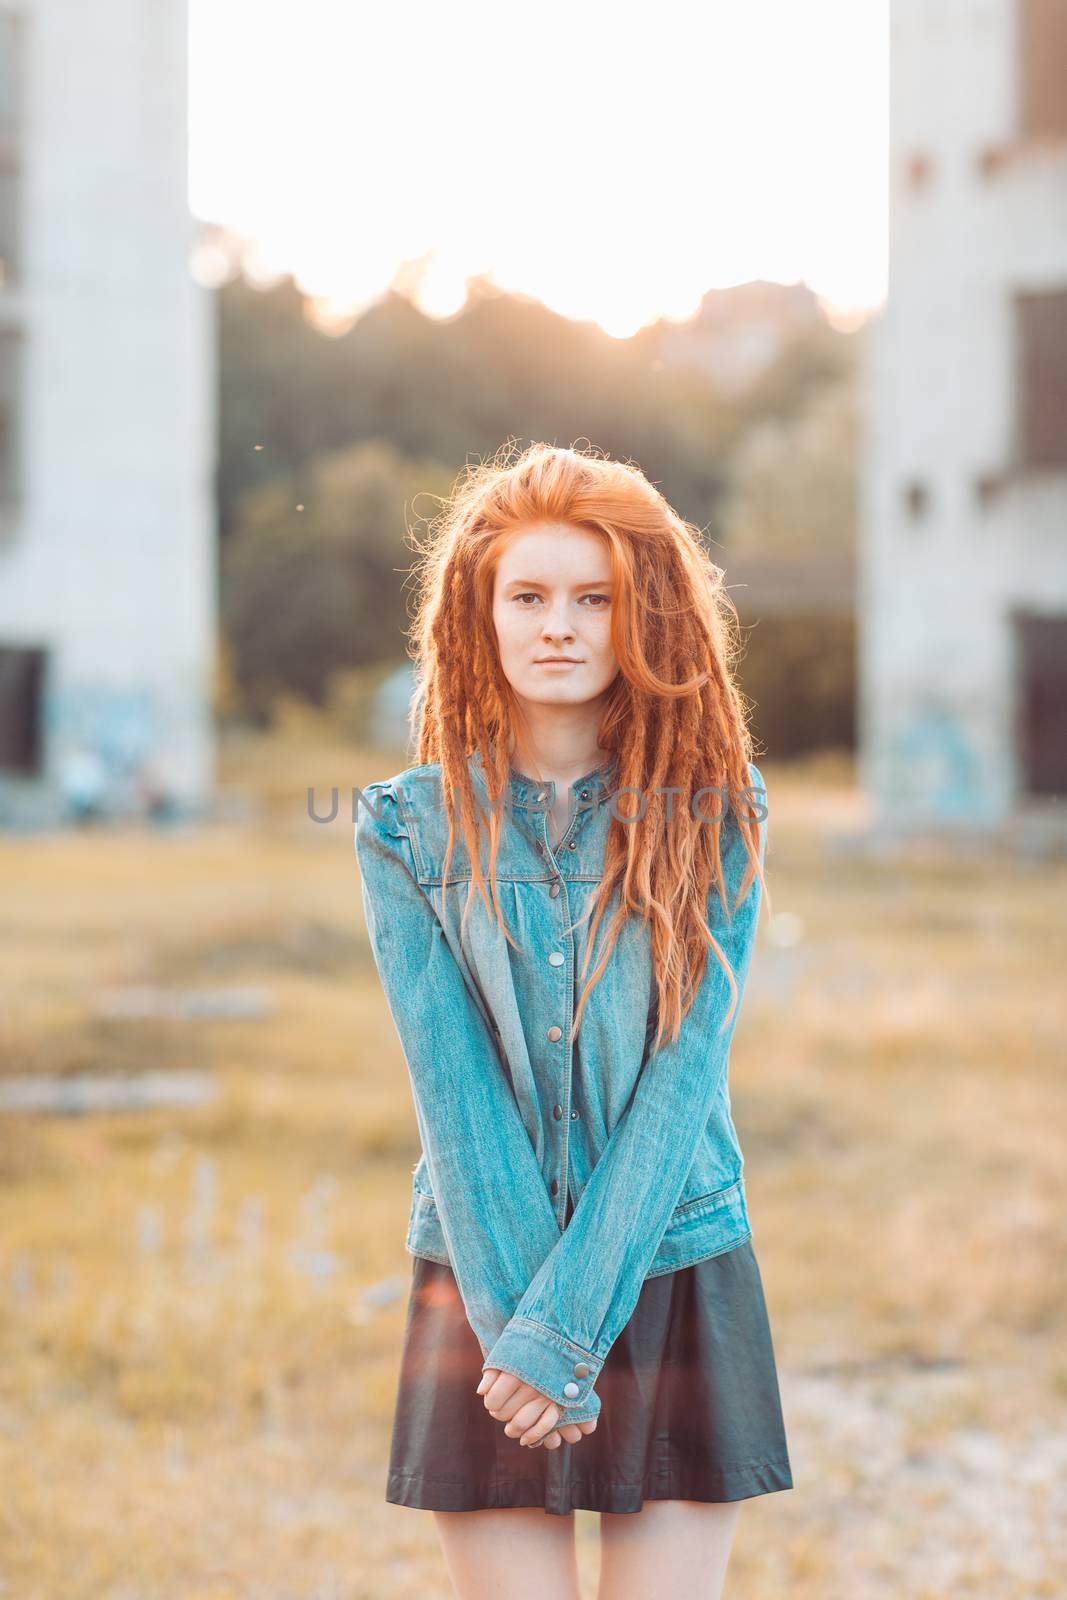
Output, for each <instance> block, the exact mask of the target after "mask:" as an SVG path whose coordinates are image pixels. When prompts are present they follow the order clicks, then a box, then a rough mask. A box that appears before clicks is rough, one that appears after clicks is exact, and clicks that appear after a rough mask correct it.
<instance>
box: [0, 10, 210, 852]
mask: <svg viewBox="0 0 1067 1600" xmlns="http://www.w3.org/2000/svg"><path fill="white" fill-rule="evenodd" d="M186 34H187V15H186V3H185V0H94V3H93V4H92V5H86V6H72V5H70V4H68V3H66V0H0V826H5V825H6V826H16V827H33V826H37V825H44V826H48V825H52V824H54V823H56V822H58V821H61V820H62V819H63V817H64V815H66V814H68V811H69V812H72V813H78V812H79V811H81V812H83V813H84V811H85V809H86V808H87V807H88V808H89V809H90V810H93V811H103V812H114V811H118V812H129V811H139V810H141V809H142V808H144V809H153V808H154V807H156V806H158V805H159V804H167V805H172V806H175V807H176V808H177V809H178V810H179V811H187V810H191V811H197V810H199V809H200V808H201V807H202V806H203V805H204V803H205V802H206V801H207V800H208V799H209V797H210V794H211V790H212V787H213V770H214V744H213V731H212V718H211V693H212V684H213V676H214V654H215V610H216V603H215V582H216V580H215V554H214V542H215V541H214V531H215V511H214V470H215V434H216V428H215V417H214V393H215V382H214V361H215V355H214V347H215V338H214V326H213V323H214V313H213V302H212V298H211V295H210V293H209V291H207V290H206V289H204V288H202V287H201V286H200V285H199V284H198V283H197V282H196V280H195V278H194V277H193V274H192V271H191V266H190V256H191V253H192V249H193V247H194V244H195V242H196V236H197V235H196V223H195V221H194V219H193V218H192V216H191V215H190V212H189V209H188V198H187V144H188V141H187V66H186V56H187V40H186Z"/></svg>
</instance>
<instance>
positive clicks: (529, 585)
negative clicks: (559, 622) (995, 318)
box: [504, 578, 611, 589]
mask: <svg viewBox="0 0 1067 1600" xmlns="http://www.w3.org/2000/svg"><path fill="white" fill-rule="evenodd" d="M504 587H505V589H547V588H549V585H548V584H547V583H541V582H539V581H538V579H537V578H511V579H509V580H508V582H507V583H506V584H505V585H504ZM571 588H572V589H610V588H611V579H610V578H590V579H588V580H587V581H586V582H585V583H572V584H571Z"/></svg>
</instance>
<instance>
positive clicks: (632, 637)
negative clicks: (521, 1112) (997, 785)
mask: <svg viewBox="0 0 1067 1600" xmlns="http://www.w3.org/2000/svg"><path fill="white" fill-rule="evenodd" d="M515 448H517V447H515V446H513V445H512V444H511V442H509V443H508V444H505V445H503V446H501V448H500V450H498V451H497V452H496V454H495V455H494V456H493V457H492V458H491V459H489V460H488V461H486V462H483V463H479V464H468V466H467V467H466V468H465V469H464V471H463V472H462V473H461V474H460V475H459V477H458V478H457V480H456V482H455V484H454V485H453V488H452V492H451V494H450V496H449V497H448V498H447V499H446V500H443V501H441V502H440V504H441V506H442V510H441V511H440V513H439V514H438V515H437V516H436V517H434V518H433V519H432V521H431V523H430V529H431V532H430V537H429V540H428V542H427V544H426V546H425V547H424V548H422V550H421V560H420V561H419V562H418V563H417V564H416V566H415V568H414V571H415V576H416V581H417V585H418V602H417V609H416V616H415V620H414V622H413V625H412V629H411V646H410V650H409V653H410V654H411V655H412V657H413V659H414V660H415V662H416V677H417V683H418V687H417V690H416V695H415V699H414V701H413V705H412V723H413V726H414V727H415V728H416V730H417V732H416V739H417V760H418V762H419V763H420V764H421V763H432V762H439V763H440V766H441V782H442V788H443V794H444V803H445V805H446V807H447V812H448V846H447V851H446V857H445V864H444V872H443V874H442V876H443V879H444V880H445V881H447V877H448V866H449V863H450V861H451V859H452V854H453V849H454V846H455V841H456V826H457V818H458V825H459V828H460V830H461V831H462V834H463V837H464V840H465V842H466V845H467V849H468V853H469V856H470V861H471V874H472V876H471V886H470V891H469V894H468V898H467V905H466V909H465V911H464V923H465V920H466V915H467V913H468V912H469V910H470V906H471V901H472V898H473V895H474V892H475V889H477V890H478V891H479V892H480V893H481V896H482V899H483V901H484V902H485V905H486V910H487V911H489V902H488V899H487V897H486V885H485V878H484V875H483V873H482V870H481V864H480V856H481V852H480V848H479V827H480V826H481V823H482V820H483V818H484V813H483V812H482V810H481V807H480V806H479V804H478V800H477V797H476V795H475V792H474V787H473V784H472V782H471V776H470V771H469V767H468V762H469V760H470V758H471V757H472V756H473V755H477V756H478V757H479V759H480V764H481V766H482V769H483V772H484V773H485V776H486V782H487V788H488V798H489V802H490V810H489V815H488V829H489V843H490V857H489V879H490V888H491V893H492V898H493V905H494V907H495V910H496V918H497V922H498V925H499V926H500V928H501V930H502V932H503V934H504V936H505V937H506V938H507V939H508V942H509V943H510V944H512V946H513V947H514V946H515V941H514V940H513V939H512V937H511V935H510V933H509V932H508V930H507V928H506V926H505V924H504V918H503V913H502V911H501V907H500V901H499V897H498V894H497V882H496V859H497V851H498V847H499V841H500V828H501V817H502V815H505V814H506V813H505V812H504V810H503V808H502V805H501V802H502V801H503V799H504V797H505V794H506V792H507V789H508V784H509V779H510V771H509V769H510V766H511V764H512V755H513V752H514V751H515V750H517V749H522V748H524V747H525V741H524V739H523V733H522V724H523V718H522V715H521V711H520V707H519V705H518V703H517V701H516V698H515V695H514V691H513V690H512V688H511V685H510V684H509V683H508V681H507V679H506V678H505V676H504V673H503V670H502V667H501V662H500V656H499V651H498V648H497V639H496V630H495V625H494V622H493V614H492V613H493V589H494V580H495V572H496V566H497V562H498V559H499V557H500V554H501V552H502V550H503V548H504V545H505V543H506V542H507V541H508V540H509V539H510V538H511V537H513V536H514V535H515V534H517V533H518V532H520V531H521V530H522V529H524V528H525V527H528V526H529V525H531V524H535V523H546V522H548V523H555V524H566V525H570V526H573V527H575V528H581V529H584V530H586V531H588V532H592V533H595V534H598V535H599V536H600V537H601V538H603V540H604V541H605V542H606V545H607V547H608V552H609V555H610V560H611V566H612V581H613V585H614V589H613V595H614V598H613V600H612V608H611V639H612V646H613V650H614V654H615V657H616V659H617V660H618V662H619V671H618V673H617V674H616V677H615V680H614V682H613V683H612V685H611V687H610V688H609V690H608V691H607V699H606V707H605V712H604V717H603V720H602V723H601V728H600V733H599V739H598V742H599V746H600V748H602V749H603V750H604V751H605V752H608V753H609V754H612V755H614V756H615V757H616V758H617V762H618V765H617V769H616V786H617V787H618V788H619V789H621V790H624V791H625V790H631V791H634V790H636V791H637V793H636V794H634V795H633V799H634V800H635V802H636V801H638V800H640V799H641V798H645V797H647V805H646V810H645V813H644V816H643V817H641V818H640V819H639V820H634V821H629V820H628V821H627V822H626V823H622V822H620V821H619V820H618V817H619V815H620V814H627V813H626V808H625V806H624V805H623V799H624V796H620V797H619V798H618V800H617V801H616V814H615V816H614V817H613V818H612V822H611V825H610V827H609V832H608V840H607V846H606V851H605V860H604V871H603V878H602V881H601V884H600V886H599V891H598V893H597V894H596V895H595V896H592V897H591V898H590V903H589V905H588V906H587V908H586V911H585V913H584V915H586V916H589V915H591V916H592V918H593V920H592V925H591V928H590V938H589V948H588V951H587V955H586V961H585V965H584V967H583V971H582V974H581V977H582V978H583V979H584V978H585V975H586V972H587V971H588V968H589V961H590V956H591V955H592V951H593V943H594V940H595V938H596V934H597V930H598V929H599V927H600V923H601V921H602V919H603V917H604V914H605V911H606V909H607V906H608V903H609V901H610V899H611V897H612V894H613V892H614V890H615V888H616V886H617V885H620V886H621V892H620V904H619V907H618V909H617V911H616V914H615V916H614V918H613V919H612V922H611V924H610V927H609V929H608V932H607V936H606V938H605V942H604V948H603V950H602V952H601V953H600V956H599V959H598V961H597V963H596V966H595V968H594V970H593V973H592V976H591V978H590V979H589V981H588V983H587V984H586V986H585V988H584V990H583V992H582V995H581V998H580V1000H579V1003H578V1006H577V1010H576V1013H575V1019H574V1026H573V1029H572V1032H571V1040H572V1042H573V1040H574V1038H575V1037H576V1035H577V1033H578V1029H579V1027H580V1023H581V1016H582V1012H583V1009H584V1006H585V1002H586V999H587V997H588V994H589V993H590V991H591V990H592V988H593V986H594V985H595V984H596V983H597V982H598V981H599V979H600V977H601V975H602V974H603V972H604V969H605V967H606V965H607V962H608V960H609V958H610V956H611V952H612V950H613V949H614V946H615V942H616V940H617V938H618V932H619V929H620V928H621V926H622V924H623V922H624V920H625V918H626V917H627V916H629V915H633V916H637V917H641V918H643V919H644V920H645V921H646V922H647V923H648V924H650V926H651V948H652V958H653V964H654V968H655V982H656V986H657V992H658V997H659V1018H658V1029H657V1033H656V1038H655V1043H654V1045H653V1051H656V1050H658V1049H659V1048H660V1044H661V1041H662V1040H663V1038H664V1037H665V1036H667V1035H668V1034H669V1037H670V1039H671V1040H672V1041H673V1040H674V1039H676V1038H677V1037H678V1034H679V1032H680V1029H681V1024H682V1020H683V1018H684V1016H685V1015H686V1013H687V1011H688V1010H689V1007H690V1005H691V1004H692V1000H693V997H694V996H695V994H696V992H697V989H698V988H699V986H700V983H701V981H702V979H703V977H704V974H705V971H706V964H707V955H708V950H709V948H711V949H713V950H714V951H715V952H716V955H717V957H718V959H719V961H720V962H721V963H722V965H723V967H724V969H725V971H726V973H727V975H728V977H729V980H730V985H731V990H732V993H733V999H732V1001H731V1007H730V1015H732V1014H733V1008H734V1005H735V1004H736V998H737V985H736V982H735V979H734V974H733V973H732V971H731V970H730V966H729V963H728V961H727V960H726V958H725V956H724V955H723V952H722V950H721V948H720V946H719V944H718V942H717V941H716V939H715V938H714V936H713V934H712V933H711V930H710V929H709V927H708V924H707V915H706V913H707V905H708V897H709V894H710V892H711V886H712V885H713V884H714V885H716V886H717V889H718V894H719V898H720V901H721V903H722V905H723V908H724V910H726V912H727V915H728V916H729V915H732V909H733V908H728V907H727V906H726V896H725V887H724V881H723V874H722V865H721V858H720V852H719V834H720V828H721V820H720V821H716V822H714V823H713V824H712V823H710V822H709V821H705V820H704V819H703V818H701V817H694V816H693V815H692V814H691V811H690V808H689V806H688V805H680V804H677V803H675V804H674V805H672V806H670V808H669V809H670V811H671V813H672V814H671V815H670V816H668V804H667V796H666V795H665V794H664V793H662V792H661V791H662V790H664V789H667V788H670V787H674V788H676V789H677V788H680V789H681V791H682V793H683V794H693V793H694V792H695V791H696V790H698V789H704V788H707V787H712V786H715V787H717V788H718V791H719V792H720V793H721V794H727V795H729V796H730V799H731V806H732V809H733V811H734V815H735V817H736V819H737V823H738V826H739V827H740V830H741V833H742V835H743V837H744V841H745V847H746V849H747V851H748V854H749V857H750V865H749V868H748V869H747V871H746V874H745V879H744V883H743V884H742V887H741V890H740V893H739V896H738V901H737V904H738V905H739V904H740V903H741V902H742V901H743V900H744V898H745V896H746V895H747V894H748V892H749V889H750V888H751V885H752V882H753V879H754V877H755V876H756V875H758V876H759V878H760V882H761V884H763V887H764V888H766V882H765V879H764V877H763V871H762V868H761V865H760V861H759V837H758V833H757V832H756V830H757V828H758V827H759V826H760V824H759V822H758V821H757V820H756V817H757V816H758V810H757V808H756V807H755V806H754V805H753V804H752V803H751V801H750V800H748V799H747V798H746V796H749V795H751V794H752V793H753V791H752V785H751V778H750V775H749V772H748V762H749V760H750V759H751V748H752V741H751V735H750V733H749V730H748V727H747V724H746V720H745V709H744V701H743V698H742V696H741V694H740V692H739V690H738V688H737V686H736V685H735V683H734V681H733V678H732V675H731V674H732V667H733V665H734V663H735V661H736V658H737V655H738V653H739V646H738V633H739V625H738V619H737V612H736V608H735V607H734V604H733V602H732V600H731V599H730V598H729V596H728V594H727V592H726V589H725V586H724V582H723V577H724V575H723V572H722V569H721V568H719V567H718V566H716V565H715V563H714V562H713V561H712V560H711V558H710V556H709V555H708V554H707V552H706V551H705V550H704V548H703V546H702V545H701V543H700V538H699V534H698V532H697V530H696V529H695V528H694V527H693V526H692V525H691V524H690V523H687V522H685V521H683V520H682V518H681V517H680V516H679V515H678V514H677V512H675V511H674V510H673V509H672V507H671V506H670V505H669V504H668V503H667V501H666V500H665V499H664V497H663V495H661V494H660V492H659V491H658V490H657V489H656V488H655V487H654V486H653V485H652V484H651V483H650V482H649V480H648V479H647V478H646V477H645V476H644V474H643V473H642V472H641V471H640V469H639V468H638V467H636V466H634V465H632V464H630V463H627V462H622V461H617V460H611V459H608V458H606V457H605V456H602V455H599V454H597V453H596V452H594V451H593V450H589V451H578V450H573V449H562V448H557V447H555V446H552V445H549V444H544V443H537V444H533V445H531V446H529V447H528V448H526V449H524V450H522V451H521V452H520V453H519V454H518V455H517V457H516V458H515V459H511V457H512V454H513V450H514V449H515ZM638 809H639V808H638ZM635 815H636V811H635ZM491 914H492V913H490V915H491ZM516 948H517V947H516ZM726 1020H727V1021H728V1020H729V1018H727V1019H726ZM724 1026H725V1023H724Z"/></svg>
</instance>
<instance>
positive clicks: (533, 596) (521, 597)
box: [515, 590, 611, 611]
mask: <svg viewBox="0 0 1067 1600" xmlns="http://www.w3.org/2000/svg"><path fill="white" fill-rule="evenodd" d="M540 598H541V597H540V595H536V594H534V593H533V591H532V590H527V591H526V593H525V594H517V595H516V596H515V599H516V600H517V601H520V602H521V601H523V600H539V599H540ZM582 599H583V600H601V601H603V605H604V606H607V605H610V604H611V596H610V595H608V594H586V595H583V596H582ZM523 609H524V610H525V611H530V610H531V609H532V607H530V606H524V607H523ZM589 609H590V610H591V611H601V610H603V606H591V607H590V608H589Z"/></svg>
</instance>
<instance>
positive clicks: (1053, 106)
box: [1019, 0, 1067, 138]
mask: <svg viewBox="0 0 1067 1600" xmlns="http://www.w3.org/2000/svg"><path fill="white" fill-rule="evenodd" d="M1019 19H1020V30H1021V41H1020V42H1021V46H1022V132H1023V134H1024V135H1028V136H1030V137H1033V138H1042V137H1047V136H1049V135H1052V136H1053V137H1056V136H1059V137H1067V0H1020V13H1019Z"/></svg>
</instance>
